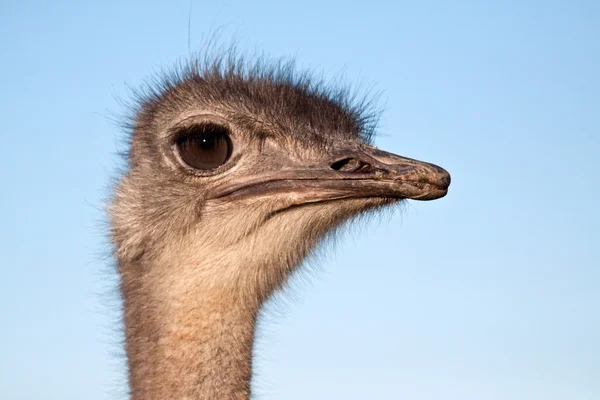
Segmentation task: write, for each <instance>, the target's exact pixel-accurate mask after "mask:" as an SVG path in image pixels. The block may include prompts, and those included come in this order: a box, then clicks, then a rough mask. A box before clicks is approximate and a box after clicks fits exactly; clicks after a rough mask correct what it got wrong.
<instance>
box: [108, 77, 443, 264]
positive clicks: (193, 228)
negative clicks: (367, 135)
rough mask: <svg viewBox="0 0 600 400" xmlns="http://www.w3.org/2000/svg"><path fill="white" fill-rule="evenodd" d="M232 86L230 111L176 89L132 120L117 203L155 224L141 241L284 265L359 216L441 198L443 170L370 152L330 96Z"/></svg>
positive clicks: (193, 92) (199, 93)
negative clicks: (133, 125)
mask: <svg viewBox="0 0 600 400" xmlns="http://www.w3.org/2000/svg"><path fill="white" fill-rule="evenodd" d="M237 89H238V92H239V95H236V93H235V91H233V93H227V91H225V92H226V94H228V95H229V97H228V99H230V101H229V102H228V101H225V100H224V99H215V96H211V97H210V99H211V100H210V101H207V100H205V99H206V98H207V97H209V96H206V94H205V93H202V89H199V88H193V87H191V86H187V87H179V88H177V87H176V88H175V89H174V90H173V91H172V92H171V93H169V94H168V95H167V96H165V97H164V98H163V99H162V100H161V101H164V102H166V104H165V107H162V108H161V107H156V104H155V105H154V106H155V107H154V109H153V111H152V112H147V115H142V117H141V118H138V125H139V126H140V127H138V131H136V132H135V133H134V137H133V143H132V151H131V162H130V171H129V173H128V175H127V176H126V177H125V178H124V180H123V181H122V183H121V185H120V188H119V189H120V190H119V189H118V190H117V196H116V198H117V200H119V199H121V200H122V201H121V203H122V205H127V206H128V207H129V209H130V210H134V209H135V211H136V212H138V213H141V214H144V216H143V217H141V218H144V219H145V221H146V222H145V225H146V227H147V226H152V227H154V229H150V230H149V231H148V232H151V233H153V235H154V237H153V238H152V240H148V239H146V240H147V241H146V242H145V243H156V242H157V241H158V242H160V240H161V239H163V240H164V241H166V240H167V239H166V238H169V239H171V240H170V241H171V242H173V240H172V239H173V238H172V235H173V232H174V231H179V232H180V236H179V237H180V240H175V242H177V243H179V249H180V250H181V249H182V248H185V249H186V250H185V252H186V253H188V254H193V253H194V252H196V251H197V252H202V251H203V250H204V251H206V250H207V249H212V250H213V252H215V253H218V252H217V251H215V249H227V248H236V252H235V254H236V257H238V258H239V257H242V259H241V260H240V259H237V260H236V261H235V263H236V264H240V263H242V264H243V263H249V262H253V263H256V262H258V263H262V264H267V265H268V264H273V265H281V264H285V265H287V266H289V267H290V268H291V267H293V266H295V265H296V264H297V263H298V262H299V261H300V260H301V259H302V258H303V257H304V256H305V255H306V253H307V252H308V251H310V249H311V248H312V247H313V246H314V245H315V244H316V243H317V242H318V241H319V239H320V238H321V237H322V236H323V235H325V234H327V233H328V232H330V231H331V230H332V229H334V228H335V227H337V226H338V225H339V224H340V223H342V222H344V221H346V220H348V219H349V218H351V217H353V216H355V215H357V214H360V213H362V212H364V211H367V210H372V209H374V208H377V207H379V206H382V205H385V204H390V203H394V202H397V201H400V200H403V199H415V200H433V199H437V198H440V197H443V196H444V195H445V194H446V192H447V190H448V186H449V184H450V175H449V174H448V172H446V171H445V170H443V169H442V168H440V167H437V166H435V165H433V164H429V163H426V162H421V161H417V160H413V159H410V158H405V157H401V156H398V155H395V154H392V153H388V152H385V151H381V150H379V149H377V148H375V147H373V146H371V145H370V144H368V143H367V142H366V141H365V140H364V139H363V138H362V137H361V135H360V134H359V132H358V130H359V127H358V126H357V125H355V124H354V120H353V118H352V115H347V114H344V110H343V109H341V108H340V107H339V106H337V105H335V104H332V103H331V102H328V101H327V99H323V98H320V97H316V96H315V97H314V98H312V99H311V98H310V96H309V95H308V94H303V93H297V91H295V92H293V93H292V94H291V98H290V99H289V100H290V102H292V103H293V106H290V105H289V104H286V97H285V96H283V95H282V94H280V93H276V92H275V89H273V91H272V92H268V91H267V92H265V91H264V90H262V91H258V90H256V91H255V92H254V93H252V91H251V90H248V88H246V90H242V89H243V88H237ZM178 90H179V92H178ZM221 92H223V90H222V91H221ZM252 96H254V97H252ZM261 96H262V97H261ZM294 96H297V98H294ZM302 96H305V97H304V98H303V97H302ZM306 97H308V98H306ZM182 98H184V99H185V100H183V101H182V100H181V99H182ZM282 99H283V100H282ZM302 101H304V102H305V103H302ZM167 105H168V106H167ZM225 105H226V106H225ZM329 116H330V117H329ZM139 121H142V122H139ZM144 121H145V122H144ZM133 200H135V203H132V201H133ZM140 202H142V203H145V204H140ZM116 208H117V211H118V210H119V209H120V208H123V207H116ZM113 214H117V213H114V212H113ZM127 214H131V213H130V212H129V213H127ZM123 215H125V213H123ZM117 222H118V221H117ZM127 223H129V224H130V225H139V226H140V225H142V223H141V222H139V221H138V222H136V223H133V224H132V223H131V221H129V222H128V221H124V222H123V223H122V225H126V224H127ZM117 225H118V224H117ZM167 228H168V229H167ZM117 236H118V235H117ZM124 236H125V235H124ZM128 236H129V237H131V236H132V235H131V234H130V233H129V234H128ZM142 236H147V234H146V235H144V234H143V233H140V234H139V235H137V237H139V238H141V237H142ZM140 240H141V239H140ZM142 252H143V251H142ZM136 253H138V254H139V253H140V251H139V250H138V251H137V252H136ZM230 254H231V253H230ZM244 254H245V255H244ZM217 261H219V260H215V262H217ZM220 261H221V262H223V260H220Z"/></svg>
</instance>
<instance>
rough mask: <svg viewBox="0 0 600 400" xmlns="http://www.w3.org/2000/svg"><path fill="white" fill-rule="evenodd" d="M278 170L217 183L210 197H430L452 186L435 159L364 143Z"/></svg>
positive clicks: (307, 199) (314, 199)
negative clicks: (416, 157) (421, 158)
mask: <svg viewBox="0 0 600 400" xmlns="http://www.w3.org/2000/svg"><path fill="white" fill-rule="evenodd" d="M286 164H287V165H285V166H283V167H282V168H278V169H277V170H273V171H269V172H263V173H261V174H258V175H254V176H250V177H246V178H244V179H239V180H235V181H233V182H228V183H226V184H224V185H221V186H218V187H216V188H215V189H213V190H212V191H211V193H209V197H210V198H213V199H217V198H227V199H231V200H233V199H243V198H249V197H253V198H256V197H264V196H266V195H274V194H278V193H282V194H287V195H292V196H293V197H294V199H295V200H296V201H295V202H297V203H298V204H301V203H310V202H317V201H327V200H335V199H342V198H369V197H371V198H395V199H414V200H434V199H438V198H440V197H443V196H445V195H446V193H447V192H448V186H450V174H449V173H448V172H447V171H446V170H444V169H442V168H440V167H438V166H437V165H434V164H429V163H426V162H422V161H417V160H413V159H410V158H406V157H401V156H397V155H395V154H392V153H388V152H385V151H381V150H378V149H376V148H374V147H372V146H368V145H364V144H356V145H345V146H339V147H337V148H334V149H333V151H332V154H331V157H329V158H328V159H327V160H324V161H322V162H319V163H317V164H307V165H299V164H298V163H297V162H292V161H289V162H288V161H286Z"/></svg>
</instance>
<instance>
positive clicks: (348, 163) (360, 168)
mask: <svg viewBox="0 0 600 400" xmlns="http://www.w3.org/2000/svg"><path fill="white" fill-rule="evenodd" d="M370 168H371V165H370V164H367V163H366V162H364V161H360V160H357V159H356V158H344V159H342V160H339V161H336V162H334V163H333V164H331V169H334V170H336V171H343V172H364V171H366V170H369V169H370Z"/></svg>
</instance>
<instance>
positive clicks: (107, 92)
mask: <svg viewBox="0 0 600 400" xmlns="http://www.w3.org/2000/svg"><path fill="white" fill-rule="evenodd" d="M192 3H193V4H192V13H191V30H190V32H191V47H192V49H193V50H194V51H196V50H201V49H199V48H198V46H200V45H201V43H202V39H203V38H206V37H207V36H210V35H211V33H212V32H213V31H214V30H215V28H221V30H222V31H221V32H222V33H221V37H222V38H223V41H224V42H227V41H228V40H229V39H230V38H231V37H232V36H235V37H237V38H238V40H239V42H240V47H241V48H242V49H243V50H252V49H254V48H257V49H259V50H264V51H265V52H266V53H267V54H269V55H272V56H274V57H278V56H292V57H296V58H297V59H298V61H299V63H300V64H301V65H303V66H306V67H309V68H313V69H316V70H318V71H322V72H323V73H324V74H325V75H326V76H331V77H334V76H337V75H339V74H340V72H344V73H345V76H346V80H347V81H348V82H350V83H356V82H363V84H364V85H366V86H369V85H374V87H375V89H376V90H380V91H381V92H382V97H381V99H382V104H385V113H384V115H383V118H382V120H381V125H380V129H379V136H378V138H377V141H376V143H377V145H378V146H379V147H380V148H384V149H386V150H390V151H393V152H395V153H399V154H402V155H406V156H410V157H414V158H420V159H424V160H427V161H431V162H435V163H437V164H439V165H441V166H443V167H445V168H447V169H448V170H449V171H450V172H451V173H452V179H453V183H452V186H451V190H450V193H449V194H448V196H447V197H446V198H444V199H442V200H439V201H435V202H429V203H417V202H411V203H410V205H409V206H407V207H406V208H405V210H404V211H403V212H400V213H396V214H395V215H393V216H392V217H391V218H389V216H385V218H383V221H380V222H377V221H374V222H373V223H369V224H366V225H365V226H364V227H361V229H356V230H351V231H350V232H349V234H348V235H346V237H344V240H341V241H340V245H339V246H338V248H337V251H336V252H335V254H334V255H332V256H331V257H328V258H327V259H323V260H322V262H321V263H320V266H319V267H318V268H316V272H315V273H311V274H309V276H308V277H309V279H306V280H302V281H300V282H297V284H296V285H295V289H294V290H293V292H292V293H290V295H289V296H286V298H287V299H288V300H289V301H285V302H281V303H279V305H278V306H277V307H271V308H270V309H271V311H270V312H269V314H268V318H266V319H264V320H263V321H262V323H261V327H260V332H259V345H258V346H257V355H256V370H257V375H256V379H255V380H254V389H255V392H256V393H257V394H258V395H259V396H258V398H260V399H282V398H285V399H292V400H296V399H327V400H328V399H412V400H425V399H427V400H429V399H444V400H449V399H456V400H466V399H473V400H480V399H498V400H500V399H502V400H504V399H523V400H525V399H527V400H531V399H540V400H541V399H544V400H548V399H557V400H558V399H561V400H562V399H577V400H592V399H593V400H597V399H600V311H599V310H600V290H599V287H600V257H599V254H598V247H599V246H600V233H599V230H600V228H599V226H600V212H599V211H598V205H597V203H598V196H599V195H600V189H599V187H600V178H599V176H600V175H599V172H598V171H599V170H600V75H599V71H600V24H599V22H598V21H600V3H599V2H597V1H593V0H590V1H569V2H567V1H520V2H517V1H495V2H482V1H479V2H478V1H456V2H444V1H439V2H433V1H420V2H416V1H415V2H405V1H400V2H392V1H377V0H371V1H365V2H350V1H330V2H327V1H322V0H321V1H303V2H296V3H294V4H292V3H289V2H282V1H272V2H266V1H251V2H250V1H248V2H244V1H237V2H234V1H219V2H216V1H213V2H198V1H193V2H192ZM451 3H452V4H451ZM0 8H1V10H2V11H1V12H0V55H1V60H2V62H1V63H0V77H1V78H0V79H1V82H2V84H1V89H0V121H1V128H0V135H1V138H2V145H1V146H0V183H1V187H2V195H1V196H0V209H1V210H2V211H1V212H0V252H1V254H2V262H1V268H2V271H1V274H0V321H2V322H1V323H0V325H1V327H0V397H1V398H2V399H15V400H16V399H19V400H23V399H25V400H38V399H44V400H51V399H57V400H59V399H60V400H70V399H73V400H75V399H77V400H79V399H90V400H96V399H122V398H123V396H122V391H121V389H120V388H121V387H122V386H121V385H120V383H119V382H121V381H122V380H123V376H124V370H123V369H122V360H121V359H120V358H119V357H118V355H117V354H118V351H119V346H118V340H119V336H118V335H117V334H116V333H115V331H117V330H118V329H117V328H118V327H117V325H116V322H115V321H116V320H117V318H118V314H117V313H116V312H115V310H114V301H112V302H110V301H109V300H110V298H111V297H114V296H111V294H110V288H111V285H112V283H113V281H112V280H111V278H110V274H108V271H110V267H109V265H110V260H109V259H107V258H106V257H107V255H108V251H109V248H108V246H107V241H106V238H105V230H104V228H105V226H104V215H103V213H102V210H101V209H102V207H103V200H104V199H105V198H106V197H107V195H108V187H109V181H110V178H111V176H114V174H115V171H116V170H115V166H116V163H117V156H116V155H115V152H116V151H117V148H118V143H119V141H120V140H121V139H122V137H123V133H122V132H121V130H120V128H119V127H118V126H117V124H115V123H114V122H112V120H113V119H114V116H115V115H122V114H123V112H124V108H123V106H122V105H121V104H120V103H119V102H118V101H117V99H118V98H125V99H126V98H127V97H128V93H129V87H131V86H133V87H136V86H137V85H139V84H140V83H141V82H143V80H144V79H145V78H147V77H148V76H150V75H151V74H152V73H153V72H154V71H158V70H160V69H161V68H169V67H170V66H172V65H173V64H174V63H175V62H176V61H177V60H179V59H181V58H182V57H186V55H188V53H189V49H188V16H189V10H190V2H189V1H172V2H160V3H159V2H147V1H138V2H118V1H106V2H97V4H93V5H82V3H81V2H61V1H57V2H29V1H6V0H5V1H3V2H2V5H1V6H0ZM111 304H112V305H111Z"/></svg>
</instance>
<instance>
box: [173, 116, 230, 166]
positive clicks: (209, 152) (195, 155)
mask: <svg viewBox="0 0 600 400" xmlns="http://www.w3.org/2000/svg"><path fill="white" fill-rule="evenodd" d="M232 148H233V146H232V144H231V139H229V132H228V131H227V129H226V128H224V127H221V126H214V125H202V126H197V127H192V128H188V129H186V130H185V131H184V132H182V134H181V136H180V137H179V139H177V149H178V151H179V156H180V157H181V159H182V160H183V162H185V163H186V164H187V165H189V166H190V167H192V168H196V169H201V170H210V169H215V168H217V167H219V166H221V165H223V164H225V163H226V162H227V160H228V159H229V156H230V155H231V151H232Z"/></svg>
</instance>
